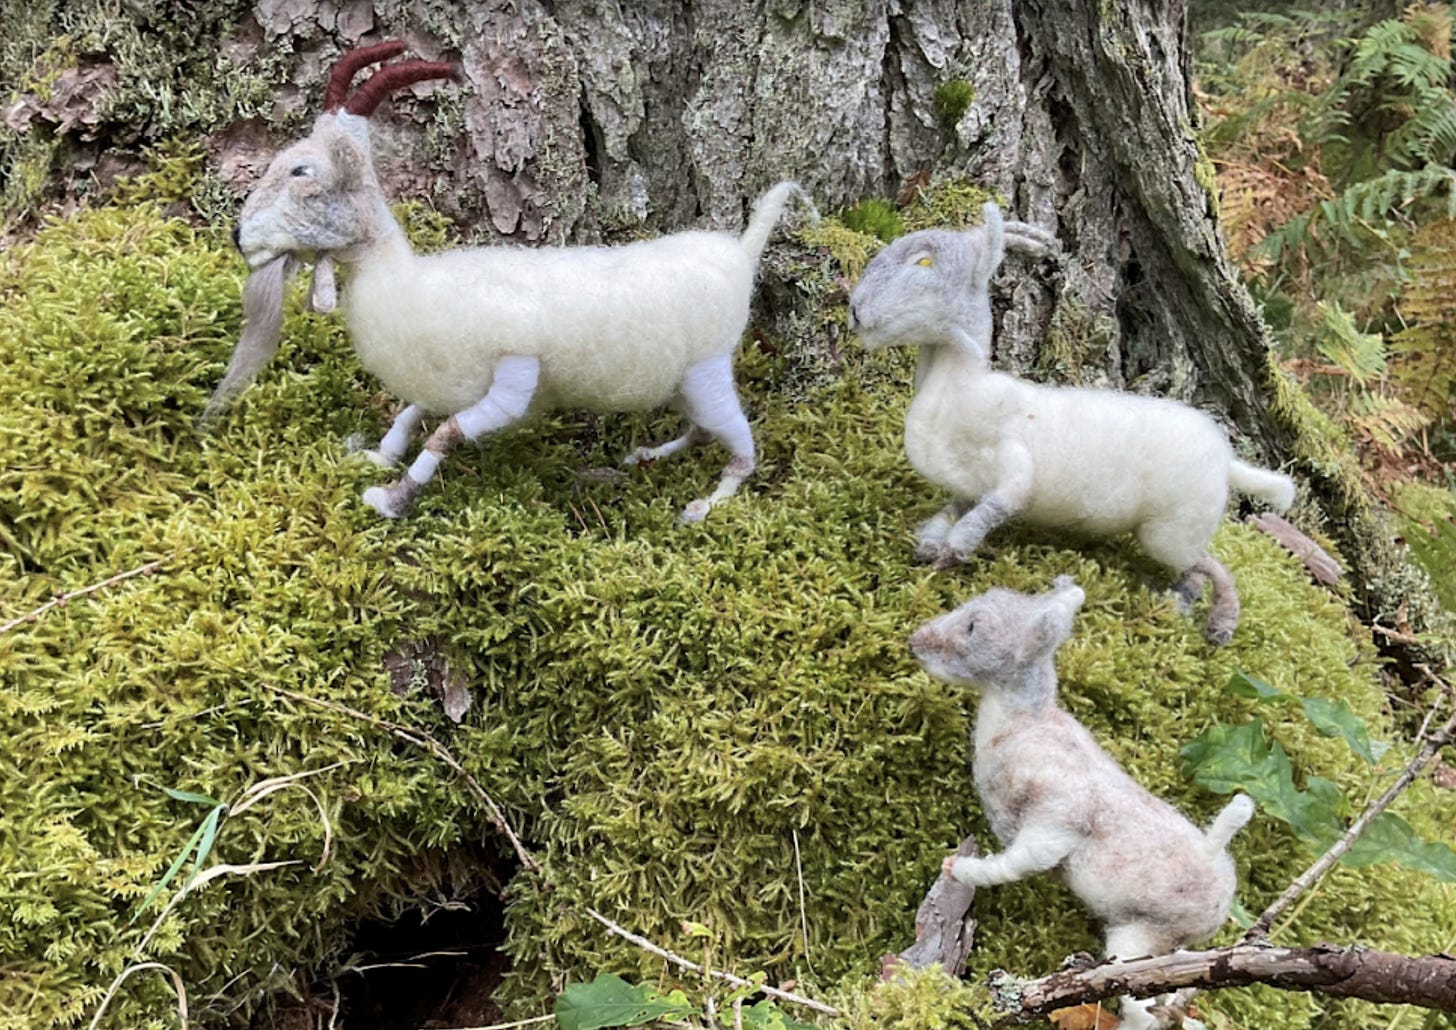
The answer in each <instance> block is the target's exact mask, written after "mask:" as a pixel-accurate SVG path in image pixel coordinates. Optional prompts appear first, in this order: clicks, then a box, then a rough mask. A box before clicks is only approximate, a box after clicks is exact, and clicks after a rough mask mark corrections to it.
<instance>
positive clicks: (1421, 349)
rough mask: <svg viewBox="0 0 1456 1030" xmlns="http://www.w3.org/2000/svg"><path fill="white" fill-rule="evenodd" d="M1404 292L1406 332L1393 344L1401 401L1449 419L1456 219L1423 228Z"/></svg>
mask: <svg viewBox="0 0 1456 1030" xmlns="http://www.w3.org/2000/svg"><path fill="white" fill-rule="evenodd" d="M1406 272H1407V274H1408V276H1409V282H1408V283H1407V284H1406V287H1405V289H1404V290H1402V292H1401V298H1400V305H1399V306H1400V312H1401V316H1402V317H1403V318H1404V319H1405V322H1406V328H1405V329H1403V330H1401V331H1400V332H1399V333H1397V334H1396V335H1395V337H1394V338H1393V339H1392V340H1391V353H1392V360H1391V373H1392V376H1393V379H1394V382H1395V383H1396V384H1397V385H1398V386H1399V388H1400V392H1401V396H1402V397H1403V399H1405V400H1406V401H1407V402H1409V403H1410V404H1411V405H1412V406H1414V407H1416V408H1417V409H1419V410H1420V411H1421V412H1423V413H1425V414H1426V415H1428V416H1430V417H1431V418H1433V419H1442V418H1448V417H1450V413H1451V412H1450V407H1451V397H1452V392H1453V388H1456V219H1450V218H1447V219H1444V220H1442V221H1439V222H1434V223H1432V224H1431V225H1428V226H1425V227H1424V228H1422V229H1421V230H1420V231H1419V232H1418V233H1416V235H1415V237H1414V238H1413V239H1412V241H1411V255H1410V259H1409V261H1408V262H1407V264H1406Z"/></svg>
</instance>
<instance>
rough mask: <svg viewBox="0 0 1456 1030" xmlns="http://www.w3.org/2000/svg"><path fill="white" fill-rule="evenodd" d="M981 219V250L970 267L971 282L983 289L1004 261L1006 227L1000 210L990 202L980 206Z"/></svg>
mask: <svg viewBox="0 0 1456 1030" xmlns="http://www.w3.org/2000/svg"><path fill="white" fill-rule="evenodd" d="M981 219H982V224H981V233H980V236H981V248H980V253H979V254H977V255H976V257H975V261H974V263H973V264H972V266H971V281H972V283H974V284H975V285H976V286H981V287H984V286H986V285H988V284H989V283H990V282H991V277H992V276H993V275H995V274H996V269H998V268H1000V267H1001V262H1002V261H1004V260H1005V259H1006V226H1005V224H1004V223H1003V222H1002V220H1001V209H1000V208H999V207H997V206H996V205H995V204H993V203H991V202H990V201H987V202H986V203H985V204H984V205H982V207H981Z"/></svg>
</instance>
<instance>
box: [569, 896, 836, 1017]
mask: <svg viewBox="0 0 1456 1030" xmlns="http://www.w3.org/2000/svg"><path fill="white" fill-rule="evenodd" d="M586 911H587V915H589V916H591V917H592V918H593V919H595V920H596V921H597V922H599V923H601V924H602V925H603V926H605V927H606V928H607V930H608V931H610V932H611V933H614V934H616V935H617V936H618V937H621V938H623V939H624V940H628V941H631V942H632V943H633V944H635V945H637V947H639V948H641V949H642V950H643V951H646V952H651V953H652V954H653V955H656V956H658V957H659V958H665V959H667V960H668V961H669V962H672V963H674V964H675V965H677V966H679V967H681V968H683V969H686V970H689V971H691V972H694V973H699V974H701V975H703V976H711V977H712V978H713V979H715V980H722V981H723V982H724V983H730V984H732V985H733V986H734V987H753V988H756V989H757V990H759V991H762V992H763V993H764V994H766V995H768V996H769V997H770V998H777V999H778V1000H779V1001H789V1002H793V1003H794V1004H795V1005H803V1006H804V1007H805V1008H811V1009H813V1010H814V1011H815V1012H822V1013H824V1014H825V1015H826V1016H837V1015H839V1010H838V1009H837V1008H834V1007H833V1006H832V1005H826V1004H824V1003H823V1002H822V1001H815V1000H814V999H813V998H805V997H804V996H803V995H801V994H792V993H790V992H789V991H781V990H779V989H778V988H777V987H769V986H768V985H767V984H755V983H754V982H753V981H752V980H745V979H744V978H743V977H741V976H735V975H734V974H733V973H725V972H724V971H723V970H721V969H710V968H708V967H707V966H700V965H698V964H697V963H696V962H694V961H693V960H692V959H686V958H683V957H682V956H681V955H675V954H673V953H672V952H670V951H668V950H667V949H666V948H662V947H659V946H658V945H656V944H653V943H652V942H651V941H649V940H648V939H647V938H646V937H642V936H639V935H638V934H635V933H633V932H632V931H631V930H627V929H624V928H623V927H622V926H621V925H619V924H617V923H614V922H612V920H610V919H608V918H607V917H606V916H604V915H602V914H601V913H600V912H598V911H597V910H596V909H594V908H589V909H587V910H586Z"/></svg>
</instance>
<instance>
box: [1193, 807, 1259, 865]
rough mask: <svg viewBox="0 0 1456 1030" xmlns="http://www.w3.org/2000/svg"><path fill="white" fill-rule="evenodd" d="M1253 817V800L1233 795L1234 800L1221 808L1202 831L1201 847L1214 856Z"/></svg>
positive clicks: (1226, 845)
mask: <svg viewBox="0 0 1456 1030" xmlns="http://www.w3.org/2000/svg"><path fill="white" fill-rule="evenodd" d="M1253 817H1254V800H1253V798H1251V797H1249V795H1247V794H1235V795H1234V799H1233V800H1232V801H1230V802H1229V803H1228V804H1226V805H1224V806H1223V811H1222V812H1220V813H1218V816H1217V817H1216V818H1215V819H1214V820H1213V823H1212V824H1211V825H1210V826H1209V827H1208V829H1207V830H1204V831H1203V845H1204V848H1205V849H1207V851H1208V853H1209V854H1210V855H1216V854H1218V853H1219V852H1221V851H1222V850H1223V849H1224V848H1226V847H1228V845H1229V841H1231V840H1233V839H1234V834H1236V833H1238V832H1239V831H1240V830H1242V829H1243V828H1244V824H1245V823H1247V822H1248V821H1249V820H1250V819H1252V818H1253Z"/></svg>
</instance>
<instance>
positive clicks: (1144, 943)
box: [1107, 923, 1168, 1030]
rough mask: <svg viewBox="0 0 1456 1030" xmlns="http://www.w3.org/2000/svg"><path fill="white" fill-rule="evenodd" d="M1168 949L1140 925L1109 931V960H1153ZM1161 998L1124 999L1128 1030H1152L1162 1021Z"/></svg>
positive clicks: (1123, 1020) (1111, 927) (1125, 1023)
mask: <svg viewBox="0 0 1456 1030" xmlns="http://www.w3.org/2000/svg"><path fill="white" fill-rule="evenodd" d="M1167 950H1168V949H1167V947H1166V946H1165V945H1164V943H1163V942H1162V941H1161V940H1159V939H1158V935H1157V934H1155V933H1152V932H1150V931H1149V930H1148V929H1147V928H1146V927H1143V926H1139V925H1137V924H1136V923H1127V924H1124V925H1122V926H1110V927H1108V928H1107V957H1108V958H1109V959H1123V960H1127V959H1135V958H1151V957H1154V956H1157V955H1161V954H1163V953H1164V952H1166V951H1167ZM1158 1002H1159V999H1158V998H1134V997H1133V996H1132V995H1130V994H1125V995H1123V997H1122V1025H1123V1027H1124V1028H1125V1030H1152V1028H1153V1027H1156V1026H1159V1025H1160V1024H1161V1022H1162V1021H1161V1020H1159V1019H1158V1017H1157V1016H1155V1015H1153V1012H1152V1009H1153V1006H1154V1005H1156V1004H1158Z"/></svg>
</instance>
